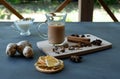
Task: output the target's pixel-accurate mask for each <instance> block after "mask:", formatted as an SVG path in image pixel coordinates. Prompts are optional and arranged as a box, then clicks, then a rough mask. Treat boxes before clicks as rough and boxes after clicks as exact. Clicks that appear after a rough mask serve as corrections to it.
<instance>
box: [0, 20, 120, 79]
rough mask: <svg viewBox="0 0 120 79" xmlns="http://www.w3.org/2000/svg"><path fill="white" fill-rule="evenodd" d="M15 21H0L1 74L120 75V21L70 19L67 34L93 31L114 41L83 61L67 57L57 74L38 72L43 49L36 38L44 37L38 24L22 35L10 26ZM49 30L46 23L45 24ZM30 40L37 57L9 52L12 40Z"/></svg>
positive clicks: (87, 78) (29, 77)
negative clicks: (15, 54) (63, 66)
mask: <svg viewBox="0 0 120 79" xmlns="http://www.w3.org/2000/svg"><path fill="white" fill-rule="evenodd" d="M11 24H12V22H0V77H1V78H2V79H120V36H119V34H120V23H97V22H96V23H91V22H82V23H78V22H75V23H74V22H73V23H66V34H67V35H70V34H73V33H77V34H93V35H95V36H98V37H100V38H102V39H105V40H107V41H109V42H111V43H112V45H113V46H112V48H111V49H108V50H104V51H99V52H96V53H93V54H88V55H84V56H82V57H83V60H82V62H81V63H73V62H71V61H70V60H69V59H63V61H64V64H65V68H64V70H63V71H61V72H58V73H54V74H45V73H41V72H38V71H37V70H36V69H35V67H34V63H35V62H36V61H37V59H38V57H39V56H42V55H45V54H44V53H43V52H42V51H40V50H39V49H38V48H37V46H36V42H38V41H43V40H44V39H42V38H40V37H39V35H38V32H37V26H36V25H34V26H33V27H32V28H31V29H30V30H31V33H32V34H31V35H30V36H27V37H25V36H20V35H19V33H18V32H16V31H14V30H13V29H12V28H11V27H10V26H11ZM43 30H46V27H45V28H43ZM22 40H28V41H29V42H30V43H31V44H32V46H33V50H34V58H33V59H27V58H24V57H19V56H16V57H8V56H7V55H6V54H5V50H6V46H7V44H8V43H11V42H14V43H17V42H19V41H22Z"/></svg>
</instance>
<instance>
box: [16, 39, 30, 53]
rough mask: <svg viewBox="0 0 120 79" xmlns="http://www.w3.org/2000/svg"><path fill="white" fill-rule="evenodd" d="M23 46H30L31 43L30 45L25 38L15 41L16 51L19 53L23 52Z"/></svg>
mask: <svg viewBox="0 0 120 79" xmlns="http://www.w3.org/2000/svg"><path fill="white" fill-rule="evenodd" d="M25 46H30V47H32V45H31V44H30V43H29V42H28V41H26V40H24V41H20V42H18V43H17V51H18V52H19V53H20V54H23V49H24V48H25Z"/></svg>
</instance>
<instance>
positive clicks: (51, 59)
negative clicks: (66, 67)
mask: <svg viewBox="0 0 120 79" xmlns="http://www.w3.org/2000/svg"><path fill="white" fill-rule="evenodd" d="M45 63H46V65H47V66H48V67H55V66H58V65H59V64H60V62H59V60H58V59H56V58H55V57H53V56H46V57H45Z"/></svg>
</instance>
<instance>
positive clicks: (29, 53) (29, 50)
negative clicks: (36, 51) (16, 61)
mask: <svg viewBox="0 0 120 79" xmlns="http://www.w3.org/2000/svg"><path fill="white" fill-rule="evenodd" d="M23 55H24V56H25V57H26V58H31V57H33V49H32V48H31V47H30V46H25V48H24V50H23Z"/></svg>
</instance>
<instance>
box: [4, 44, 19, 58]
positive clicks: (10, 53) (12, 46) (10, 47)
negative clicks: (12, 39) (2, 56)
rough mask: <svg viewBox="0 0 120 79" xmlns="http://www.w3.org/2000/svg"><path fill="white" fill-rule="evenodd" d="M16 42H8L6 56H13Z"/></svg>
mask: <svg viewBox="0 0 120 79" xmlns="http://www.w3.org/2000/svg"><path fill="white" fill-rule="evenodd" d="M16 48H17V44H16V43H9V44H8V45H7V47H6V54H7V55H8V56H14V55H15V53H16Z"/></svg>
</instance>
